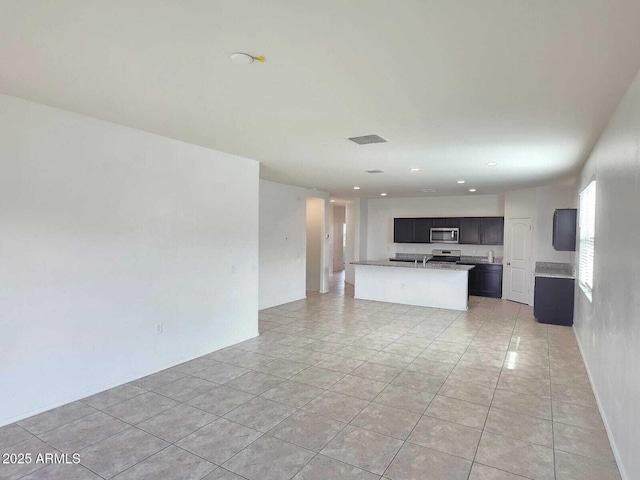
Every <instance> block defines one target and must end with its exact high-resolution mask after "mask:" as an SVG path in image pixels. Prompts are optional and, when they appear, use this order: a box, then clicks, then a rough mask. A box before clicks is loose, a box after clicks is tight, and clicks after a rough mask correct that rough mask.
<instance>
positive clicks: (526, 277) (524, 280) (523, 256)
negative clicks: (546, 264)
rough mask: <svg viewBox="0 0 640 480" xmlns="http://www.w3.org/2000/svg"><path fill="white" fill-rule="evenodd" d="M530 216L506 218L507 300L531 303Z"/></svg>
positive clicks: (505, 289) (505, 290)
mask: <svg viewBox="0 0 640 480" xmlns="http://www.w3.org/2000/svg"><path fill="white" fill-rule="evenodd" d="M531 223H532V222H531V217H526V218H507V245H506V251H505V254H506V255H505V257H506V258H505V286H504V287H505V288H504V296H505V298H506V299H507V300H513V301H514V302H519V303H525V304H530V303H531V280H532V278H531V245H532V237H533V235H532V228H531Z"/></svg>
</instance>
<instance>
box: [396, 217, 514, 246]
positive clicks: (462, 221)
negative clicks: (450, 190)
mask: <svg viewBox="0 0 640 480" xmlns="http://www.w3.org/2000/svg"><path fill="white" fill-rule="evenodd" d="M432 227H434V228H459V229H460V236H459V241H460V243H461V244H467V245H502V237H503V235H504V218H503V217H437V218H394V219H393V241H394V243H431V228H432Z"/></svg>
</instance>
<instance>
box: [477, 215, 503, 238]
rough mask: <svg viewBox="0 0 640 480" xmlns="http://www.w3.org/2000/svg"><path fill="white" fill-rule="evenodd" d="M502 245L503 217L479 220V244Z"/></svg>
mask: <svg viewBox="0 0 640 480" xmlns="http://www.w3.org/2000/svg"><path fill="white" fill-rule="evenodd" d="M503 243H504V217H482V218H481V220H480V244H481V245H502V244H503Z"/></svg>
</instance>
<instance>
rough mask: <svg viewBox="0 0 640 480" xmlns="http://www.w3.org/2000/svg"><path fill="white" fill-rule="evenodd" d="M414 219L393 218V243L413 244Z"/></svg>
mask: <svg viewBox="0 0 640 480" xmlns="http://www.w3.org/2000/svg"><path fill="white" fill-rule="evenodd" d="M414 220H415V219H413V218H394V219H393V242H394V243H414V240H413V238H414V232H415V230H414V228H415V221H414Z"/></svg>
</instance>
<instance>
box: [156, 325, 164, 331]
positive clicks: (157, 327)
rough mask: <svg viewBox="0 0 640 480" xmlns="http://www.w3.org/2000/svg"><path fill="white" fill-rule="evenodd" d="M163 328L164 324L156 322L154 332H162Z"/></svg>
mask: <svg viewBox="0 0 640 480" xmlns="http://www.w3.org/2000/svg"><path fill="white" fill-rule="evenodd" d="M163 329H164V325H163V324H162V323H158V324H156V333H157V334H160V333H162V331H163Z"/></svg>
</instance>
